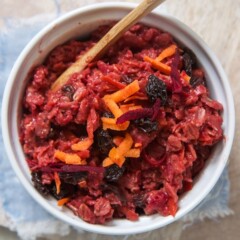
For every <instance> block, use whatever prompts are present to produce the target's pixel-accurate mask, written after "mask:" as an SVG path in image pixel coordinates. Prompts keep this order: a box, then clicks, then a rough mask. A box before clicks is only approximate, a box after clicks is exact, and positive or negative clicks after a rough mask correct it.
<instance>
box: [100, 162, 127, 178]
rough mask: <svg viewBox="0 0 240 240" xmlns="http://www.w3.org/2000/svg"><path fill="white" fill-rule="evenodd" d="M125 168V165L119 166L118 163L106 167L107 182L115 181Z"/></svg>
mask: <svg viewBox="0 0 240 240" xmlns="http://www.w3.org/2000/svg"><path fill="white" fill-rule="evenodd" d="M125 169H126V167H125V166H122V167H119V166H118V165H116V164H113V165H111V166H109V167H107V168H106V170H105V179H106V180H107V181H108V182H117V181H118V179H119V178H120V177H121V176H122V175H123V173H124V171H125Z"/></svg>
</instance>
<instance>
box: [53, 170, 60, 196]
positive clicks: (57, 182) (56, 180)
mask: <svg viewBox="0 0 240 240" xmlns="http://www.w3.org/2000/svg"><path fill="white" fill-rule="evenodd" d="M54 180H55V185H56V190H57V194H59V193H60V189H61V180H60V178H59V175H58V173H57V172H54Z"/></svg>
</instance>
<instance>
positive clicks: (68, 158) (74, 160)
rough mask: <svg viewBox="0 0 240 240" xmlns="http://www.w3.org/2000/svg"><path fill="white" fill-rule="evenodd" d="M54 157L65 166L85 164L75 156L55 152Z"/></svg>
mask: <svg viewBox="0 0 240 240" xmlns="http://www.w3.org/2000/svg"><path fill="white" fill-rule="evenodd" d="M54 157H55V158H57V159H58V160H60V161H62V162H65V163H66V164H73V165H83V164H85V161H82V160H81V158H80V157H79V156H78V155H77V154H72V153H65V152H62V151H59V150H56V151H55V153H54Z"/></svg>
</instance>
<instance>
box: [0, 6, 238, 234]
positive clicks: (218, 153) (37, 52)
mask: <svg viewBox="0 0 240 240" xmlns="http://www.w3.org/2000/svg"><path fill="white" fill-rule="evenodd" d="M134 6H136V5H134V4H130V3H104V4H96V5H92V6H87V7H84V8H80V9H77V10H75V11H73V12H70V13H68V14H66V15H64V16H62V17H61V18H59V19H57V20H56V21H54V22H52V23H51V24H49V25H48V26H46V27H45V28H44V29H43V30H42V31H41V32H39V33H38V34H37V35H36V36H35V37H34V38H33V39H32V41H31V42H30V43H29V44H28V45H27V46H26V47H25V49H24V50H23V52H22V53H21V55H20V56H19V58H18V59H17V61H16V63H15V65H14V67H13V69H12V71H11V74H10V76H9V79H8V81H7V85H6V89H5V92H4V99H3V107H2V132H3V139H4V143H5V147H6V150H7V153H8V157H9V160H10V162H11V164H12V167H13V169H14V171H15V172H16V174H17V176H18V177H19V179H20V181H21V182H22V184H23V185H24V187H25V188H26V189H27V191H28V192H29V193H30V194H31V195H32V197H33V198H34V199H35V200H36V201H37V202H38V203H39V204H40V205H41V206H43V207H44V208H45V209H46V210H47V211H48V212H50V213H51V214H53V215H54V216H56V217H57V218H59V219H61V220H63V221H65V222H67V223H69V224H71V225H73V226H76V227H79V228H81V229H84V230H87V231H90V232H96V233H102V234H114V235H120V234H134V233H141V232H146V231H150V230H153V229H156V228H160V227H163V226H165V225H167V224H169V223H171V222H173V221H176V220H177V219H179V218H181V217H182V216H184V215H185V214H187V213H188V212H189V211H191V210H192V209H193V208H194V207H196V206H197V205H198V204H199V203H200V202H201V201H202V200H203V199H204V198H205V197H206V195H207V194H208V193H209V192H210V190H211V189H212V188H213V187H214V185H215V184H216V182H217V180H218V179H219V177H220V175H221V173H222V171H223V169H224V167H225V166H226V164H227V161H228V156H229V153H230V150H231V146H232V142H233V137H234V127H235V112H234V102H233V97H232V93H231V90H230V87H229V83H228V79H227V77H226V75H225V73H224V70H223V69H222V67H221V65H220V63H219V61H218V59H217V58H216V56H215V55H214V54H213V52H212V51H211V50H210V49H209V48H208V47H207V45H206V44H205V43H204V42H203V41H202V40H201V39H200V38H199V37H198V36H197V35H196V34H195V33H194V32H193V31H191V30H190V29H189V28H188V27H187V26H186V25H184V24H183V23H181V22H179V21H178V20H176V19H174V18H172V17H169V16H166V15H163V14H160V13H157V12H154V13H152V14H149V15H148V16H147V17H145V18H144V19H143V20H142V22H144V23H145V24H148V25H151V26H155V27H158V28H160V29H162V30H164V31H167V32H169V33H170V34H172V35H173V36H174V37H175V38H176V39H177V40H178V41H179V42H181V43H183V44H184V45H185V46H187V47H189V48H190V49H192V50H193V51H194V52H195V54H196V55H197V58H198V61H199V62H200V64H201V65H202V67H203V68H204V69H205V73H206V78H207V83H208V87H209V88H210V92H211V96H212V97H213V98H214V99H217V100H218V101H219V102H221V103H222V104H223V107H224V111H223V114H222V116H223V119H224V122H223V129H224V134H225V137H226V140H225V141H222V142H221V143H219V144H217V146H216V148H215V149H214V151H213V153H212V155H211V157H210V159H209V160H208V161H207V163H206V165H205V168H204V170H203V171H202V172H201V173H200V174H199V176H198V177H197V178H196V179H195V181H194V186H193V189H192V190H191V191H189V192H187V193H185V194H184V195H183V196H181V198H180V201H179V210H178V212H177V214H176V216H175V217H172V216H169V217H162V216H160V215H158V214H155V215H152V216H143V217H140V219H139V221H137V222H131V221H128V220H120V219H119V220H113V221H111V222H109V223H108V224H106V225H93V224H89V223H86V222H84V221H82V220H81V219H80V218H78V217H76V216H75V215H74V214H73V213H72V212H71V211H70V210H68V209H67V208H62V209H61V208H59V207H58V206H57V204H56V200H54V199H52V198H45V197H43V196H42V195H40V194H39V193H38V192H37V190H36V189H35V188H34V187H33V185H32V183H31V176H30V171H29V169H28V166H27V163H26V161H25V156H24V153H23V150H22V146H21V144H20V142H19V139H18V134H19V119H20V114H21V104H22V97H23V94H24V90H25V86H26V83H27V81H28V74H29V72H30V71H31V69H32V68H33V67H34V66H36V65H38V64H39V63H41V62H42V61H43V60H44V58H45V57H46V55H47V54H48V53H49V52H50V50H52V49H53V48H54V47H56V46H57V45H59V44H61V43H64V42H65V41H67V40H69V39H71V38H75V37H79V35H85V34H87V33H89V32H91V31H92V30H94V29H95V28H97V26H98V25H100V24H103V23H106V22H107V21H108V20H112V19H120V18H122V17H123V16H125V15H126V14H127V13H128V12H129V11H130V10H131V9H132V8H134Z"/></svg>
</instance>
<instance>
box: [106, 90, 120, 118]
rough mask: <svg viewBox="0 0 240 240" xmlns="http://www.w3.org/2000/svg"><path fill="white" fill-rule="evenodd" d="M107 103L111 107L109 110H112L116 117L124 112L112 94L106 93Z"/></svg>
mask: <svg viewBox="0 0 240 240" xmlns="http://www.w3.org/2000/svg"><path fill="white" fill-rule="evenodd" d="M103 100H104V102H105V104H106V105H107V107H108V108H109V110H110V111H111V112H112V114H113V115H114V116H115V118H118V117H119V116H121V115H122V114H123V112H122V111H121V109H120V108H119V107H118V105H117V103H116V102H115V101H114V100H113V99H112V98H111V95H106V96H105V97H104V98H103Z"/></svg>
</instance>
